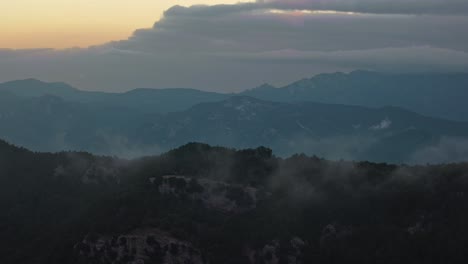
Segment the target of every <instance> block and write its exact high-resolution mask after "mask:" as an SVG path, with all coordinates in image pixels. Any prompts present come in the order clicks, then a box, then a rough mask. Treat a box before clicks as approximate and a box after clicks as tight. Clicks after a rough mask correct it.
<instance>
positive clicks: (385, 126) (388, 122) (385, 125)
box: [370, 118, 392, 130]
mask: <svg viewBox="0 0 468 264" xmlns="http://www.w3.org/2000/svg"><path fill="white" fill-rule="evenodd" d="M391 125H392V121H391V120H390V119H388V118H385V119H383V120H382V121H380V123H378V124H375V125H373V126H371V127H370V129H371V130H384V129H388V128H390V126H391Z"/></svg>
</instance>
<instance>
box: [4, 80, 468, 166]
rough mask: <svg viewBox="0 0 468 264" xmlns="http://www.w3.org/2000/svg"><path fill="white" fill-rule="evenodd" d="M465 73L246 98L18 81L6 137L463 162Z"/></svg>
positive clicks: (252, 93)
mask: <svg viewBox="0 0 468 264" xmlns="http://www.w3.org/2000/svg"><path fill="white" fill-rule="evenodd" d="M467 76H468V74H413V75H390V74H382V73H374V72H365V71H357V72H352V73H349V74H343V73H335V74H323V75H318V76H316V77H313V78H311V79H305V80H302V81H299V82H296V83H293V84H291V85H288V86H286V87H283V88H274V87H272V86H268V85H263V86H261V87H258V88H255V89H251V90H246V91H245V92H242V93H239V94H220V93H211V92H204V91H199V90H194V89H135V90H132V91H129V92H126V93H121V94H117V93H103V92H88V91H81V90H78V89H76V88H73V87H71V86H69V85H66V84H63V83H44V82H40V81H37V80H33V79H29V80H22V81H13V82H8V83H3V84H0V121H1V122H0V137H3V138H5V139H7V140H9V141H11V142H13V143H15V144H18V145H21V146H25V147H28V148H30V149H33V150H35V151H61V150H83V151H91V152H93V153H98V154H111V155H117V156H122V157H136V156H142V155H150V154H155V153H161V152H164V151H167V150H169V149H171V148H174V147H177V146H179V145H182V144H185V143H187V142H203V143H208V144H214V145H220V146H227V147H235V148H250V147H257V146H261V145H263V146H267V147H271V148H272V149H273V150H274V151H275V153H277V154H279V155H284V156H287V155H290V154H293V153H298V152H303V153H306V154H310V155H318V156H320V157H326V158H330V159H348V160H371V161H385V162H397V163H427V162H430V163H438V162H454V161H462V160H465V159H466V158H468V123H464V122H462V121H463V119H464V116H463V113H464V112H465V111H468V108H467V107H466V106H465V105H464V103H465V102H464V98H468V96H465V94H464V93H466V92H465V90H466V88H465V87H468V86H467V84H468V82H467V80H468V77H467ZM442 93H445V96H442ZM398 98H400V99H398ZM402 98H403V99H402ZM402 106H403V107H405V108H406V109H411V110H406V109H405V108H401V107H402ZM414 111H416V112H417V113H416V112H414ZM421 113H422V114H421ZM440 117H446V119H443V118H440ZM452 120H453V121H452ZM457 120H458V121H457ZM459 120H462V121H459Z"/></svg>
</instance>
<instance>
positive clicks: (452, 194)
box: [0, 142, 468, 264]
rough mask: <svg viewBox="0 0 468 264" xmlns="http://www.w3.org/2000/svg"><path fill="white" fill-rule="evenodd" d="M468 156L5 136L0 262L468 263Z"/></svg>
mask: <svg viewBox="0 0 468 264" xmlns="http://www.w3.org/2000/svg"><path fill="white" fill-rule="evenodd" d="M467 171H468V164H466V163H459V164H446V165H438V166H395V165H389V164H376V163H369V162H348V161H338V162H332V161H327V160H323V159H320V158H317V157H309V156H305V155H293V156H291V157H289V158H278V157H276V156H275V155H274V154H273V153H272V151H271V150H270V149H267V148H263V147H261V148H257V149H245V150H233V149H226V148H221V147H211V146H209V145H204V144H198V143H190V144H188V145H185V146H182V147H180V148H177V149H174V150H172V151H169V152H167V153H165V154H163V155H160V156H154V157H147V158H141V159H137V160H122V159H117V158H110V157H98V156H93V155H90V154H87V153H75V152H66V153H65V152H64V153H56V154H47V153H33V152H30V151H28V150H25V149H21V148H17V147H15V146H12V145H9V144H7V143H5V142H1V143H0V196H1V197H0V233H1V234H2V238H1V240H0V263H5V264H10V263H12V264H13V263H15V264H21V263H48V264H49V263H345V262H346V263H466V260H467V259H468V256H467V253H466V250H465V245H466V244H467V243H468V229H467V228H466V225H465V223H466V222H467V221H468V213H467V212H468V210H467V209H468V201H467V199H468V196H467V191H468V175H467Z"/></svg>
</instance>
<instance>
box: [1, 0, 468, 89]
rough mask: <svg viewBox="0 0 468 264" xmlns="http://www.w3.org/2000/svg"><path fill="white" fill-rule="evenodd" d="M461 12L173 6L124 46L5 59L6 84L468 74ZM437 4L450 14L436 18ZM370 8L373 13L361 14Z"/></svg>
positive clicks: (315, 5)
mask: <svg viewBox="0 0 468 264" xmlns="http://www.w3.org/2000/svg"><path fill="white" fill-rule="evenodd" d="M370 2H372V3H370ZM423 2H424V3H427V4H423ZM464 2H465V1H455V0H446V1H436V0H428V1H422V0H409V1H402V0H397V1H396V2H395V1H392V2H390V1H383V0H376V1H370V0H354V1H353V0H351V1H344V0H341V1H339V0H334V1H318V0H315V1H257V2H254V3H239V4H235V5H216V6H192V7H181V6H175V7H172V8H171V9H169V10H167V11H166V12H165V14H164V17H163V18H162V19H161V20H160V21H158V22H156V23H155V24H154V26H153V27H152V28H148V29H139V30H136V31H135V32H134V33H133V34H132V35H131V36H130V37H129V38H128V39H127V40H121V41H114V42H110V43H107V44H104V45H100V46H95V47H90V48H87V49H67V50H0V81H8V80H12V79H22V78H29V77H35V78H40V79H43V80H46V81H64V82H67V83H70V84H72V85H74V86H76V87H79V88H84V89H89V90H106V91H123V90H129V89H132V88H136V87H194V88H200V89H204V90H216V91H226V92H230V91H235V90H242V89H246V88H250V87H254V86H257V85H259V84H261V83H264V82H269V83H273V84H275V85H279V86H281V85H285V84H287V83H289V82H292V81H295V80H297V79H301V78H304V77H309V76H311V75H314V74H317V73H322V72H334V71H351V70H355V69H369V70H379V71H396V72H408V71H468V34H466V32H465V31H466V28H467V27H468V16H464V15H460V14H464V11H463V10H464V7H463V6H464ZM441 3H444V7H443V8H441V9H440V10H439V11H437V10H436V8H435V7H438V6H440V5H441ZM395 6H397V7H398V8H397V7H395ZM371 7H372V10H374V11H372V10H371V11H372V12H371V11H366V10H364V9H365V8H368V9H371ZM320 10H322V11H320ZM324 10H335V11H339V12H328V11H327V12H323V11H324ZM379 10H380V11H379ZM392 10H393V11H392ZM395 10H397V11H395ZM405 10H406V11H405ZM410 10H413V11H414V12H413V11H411V12H410ZM418 10H419V11H418ZM444 10H445V11H444ZM449 10H452V11H453V12H449ZM455 11H457V12H455ZM348 12H357V13H348ZM413 13H414V14H423V15H412V14H413Z"/></svg>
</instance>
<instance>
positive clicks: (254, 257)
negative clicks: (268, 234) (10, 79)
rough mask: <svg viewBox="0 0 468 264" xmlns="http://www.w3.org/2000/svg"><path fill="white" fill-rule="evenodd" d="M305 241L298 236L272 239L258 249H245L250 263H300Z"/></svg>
mask: <svg viewBox="0 0 468 264" xmlns="http://www.w3.org/2000/svg"><path fill="white" fill-rule="evenodd" d="M305 245H306V243H305V242H304V241H303V240H302V239H301V238H299V237H293V238H292V239H290V240H289V241H282V242H280V241H279V240H273V241H271V242H270V243H268V244H266V245H265V246H263V248H260V249H256V250H254V249H249V248H248V249H246V254H247V256H248V259H249V261H250V263H251V264H257V263H262V264H279V263H287V264H302V263H304V262H303V260H302V258H303V249H304V246H305Z"/></svg>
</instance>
